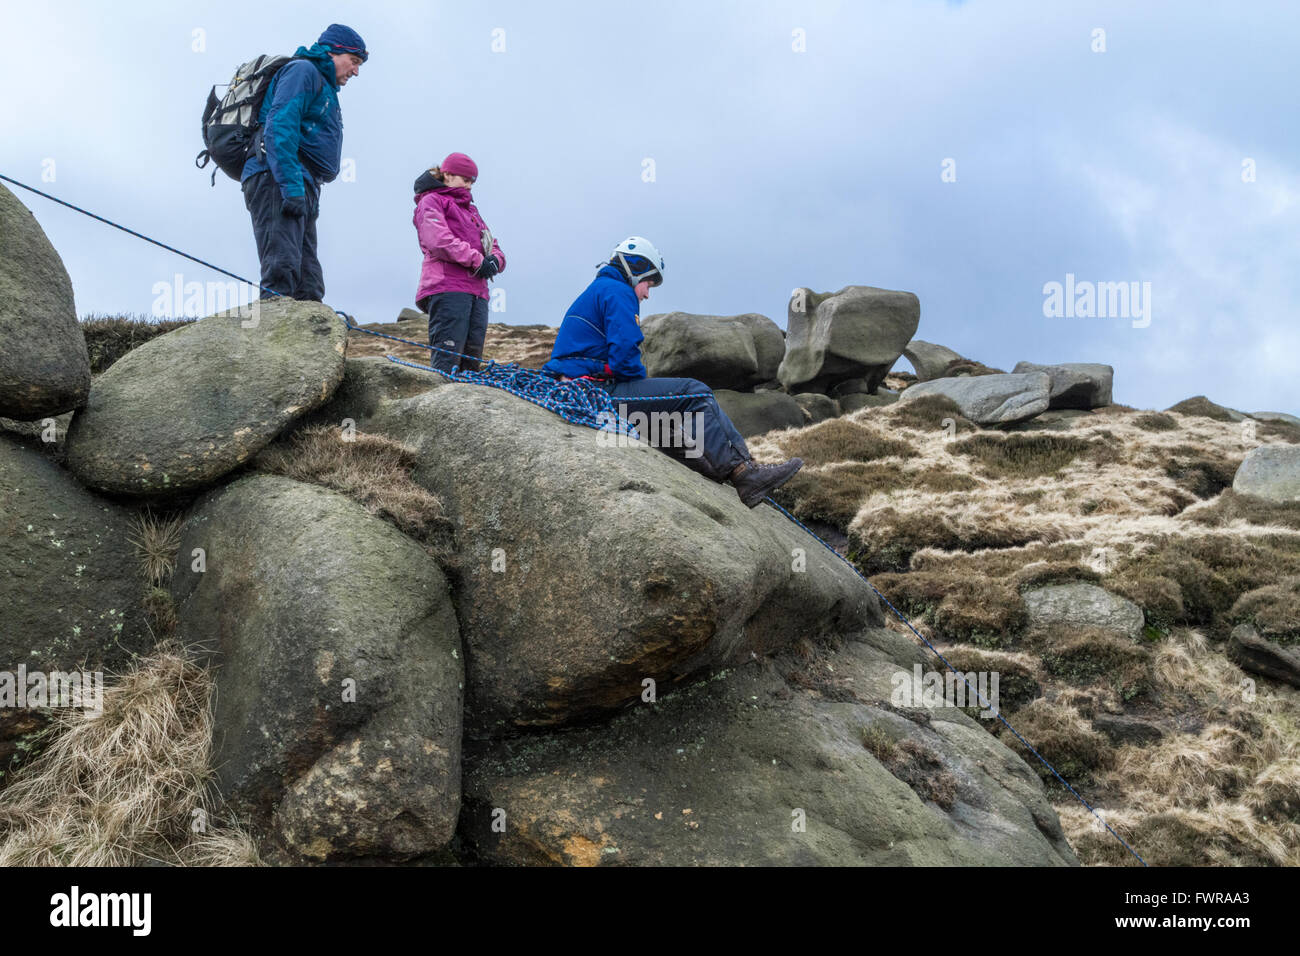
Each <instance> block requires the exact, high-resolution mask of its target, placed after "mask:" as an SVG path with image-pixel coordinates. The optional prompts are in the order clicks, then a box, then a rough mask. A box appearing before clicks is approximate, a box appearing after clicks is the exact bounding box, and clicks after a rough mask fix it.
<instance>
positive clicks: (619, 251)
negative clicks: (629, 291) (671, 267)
mask: <svg viewBox="0 0 1300 956" xmlns="http://www.w3.org/2000/svg"><path fill="white" fill-rule="evenodd" d="M638 257H639V258H641V259H645V260H646V261H647V262H648V263H649V265H642V264H640V263H638V265H639V266H640V268H639V269H635V268H633V267H632V265H631V264H630V263H629V262H628V259H629V258H631V259H633V260H635V259H637V258H638ZM610 261H611V262H617V263H618V264H619V266H620V267H622V269H623V274H624V275H625V276H627V278H628V281H629V282H631V283H632V284H633V285H636V284H637V283H638V282H646V281H648V282H649V283H650V284H651V285H654V286H657V285H663V281H664V257H663V256H661V255H659V250H658V249H656V248H655V247H654V243H652V242H651V241H650V240H649V239H646V238H645V237H644V236H628V237H627V238H626V239H624V240H623V241H622V242H620V243H619V244H618V245H616V246H615V247H614V255H613V257H612V258H611V259H610Z"/></svg>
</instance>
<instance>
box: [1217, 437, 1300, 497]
mask: <svg viewBox="0 0 1300 956" xmlns="http://www.w3.org/2000/svg"><path fill="white" fill-rule="evenodd" d="M1232 490H1233V491H1235V492H1236V493H1237V494H1239V495H1254V496H1255V497H1256V498H1263V499H1264V500H1265V501H1272V502H1274V503H1277V504H1282V503H1286V502H1293V501H1300V445H1259V446H1258V447H1256V448H1252V449H1251V450H1250V451H1249V452H1248V453H1247V454H1246V457H1245V458H1244V459H1242V462H1241V465H1240V466H1239V467H1238V468H1237V474H1236V476H1235V477H1234V478H1233V479H1232Z"/></svg>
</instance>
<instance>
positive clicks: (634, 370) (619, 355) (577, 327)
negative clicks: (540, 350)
mask: <svg viewBox="0 0 1300 956" xmlns="http://www.w3.org/2000/svg"><path fill="white" fill-rule="evenodd" d="M640 305H641V303H640V302H638V301H637V297H636V292H635V290H633V288H632V286H630V285H628V282H627V279H625V278H624V277H623V273H622V272H620V271H619V270H618V268H617V267H615V266H611V265H606V266H603V267H602V268H601V270H600V271H599V272H597V273H596V278H595V279H593V280H592V283H591V285H589V286H587V288H586V289H584V290H583V293H582V295H580V296H578V298H577V299H575V300H574V303H573V305H571V306H569V311H568V313H567V314H566V315H565V316H564V320H563V321H562V322H560V331H559V334H557V335H556V336H555V348H553V349H552V350H551V360H550V361H549V362H547V363H546V364H545V365H543V366H542V368H544V369H546V370H547V371H550V372H558V373H559V374H561V375H569V376H571V377H573V378H578V377H579V376H582V375H594V376H596V377H602V376H612V377H613V378H614V380H615V381H618V382H628V381H634V380H636V379H640V378H645V377H646V370H645V366H644V365H642V364H641V343H642V341H644V339H645V336H644V335H642V334H641V324H640V322H638V320H637V312H638V311H639V309H640Z"/></svg>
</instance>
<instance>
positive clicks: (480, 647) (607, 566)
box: [367, 384, 883, 730]
mask: <svg viewBox="0 0 1300 956" xmlns="http://www.w3.org/2000/svg"><path fill="white" fill-rule="evenodd" d="M796 408H797V406H796ZM367 427H368V428H369V429H370V430H371V431H374V432H377V433H379V434H385V435H388V436H389V437H392V438H395V439H397V440H399V441H403V442H406V443H407V444H409V445H412V446H414V447H416V448H417V449H418V450H419V454H420V464H419V466H418V467H417V468H416V470H415V472H414V475H413V477H414V478H415V480H416V481H417V482H418V483H420V484H422V485H423V486H424V487H426V488H428V489H429V490H430V491H432V492H434V493H435V494H437V495H438V496H439V498H440V499H441V500H442V502H443V504H444V507H445V508H446V513H447V515H448V517H449V518H450V519H451V520H452V521H453V523H455V525H456V526H457V539H458V545H459V555H460V562H461V563H460V566H459V567H457V568H453V569H452V579H453V588H454V589H455V593H456V605H457V611H458V614H459V617H460V624H461V636H462V639H463V640H464V641H465V645H466V650H467V655H468V660H467V673H468V681H467V693H468V698H467V699H468V703H467V707H468V710H467V721H473V722H475V723H476V724H480V725H482V726H485V727H487V728H488V729H489V730H490V729H492V728H493V727H497V726H500V725H502V724H504V725H506V728H507V729H509V727H510V726H513V725H557V724H562V723H565V722H568V721H572V720H574V719H577V718H580V717H585V716H592V715H597V714H601V713H605V712H608V711H611V710H616V709H618V708H620V707H622V706H624V705H626V704H628V703H630V702H633V701H636V700H639V699H640V697H641V695H642V693H643V691H644V689H645V685H644V684H643V681H645V680H646V679H651V680H653V681H655V682H656V684H657V685H658V686H659V687H661V688H662V687H668V686H671V685H672V684H674V683H677V682H679V681H683V680H685V679H687V678H689V677H691V676H693V675H697V674H702V673H704V672H706V671H708V670H710V669H712V668H714V667H716V666H724V665H727V664H729V663H734V662H736V661H745V660H749V659H750V655H751V653H753V654H759V655H762V654H765V653H768V652H769V651H772V650H775V649H777V648H779V647H783V646H785V645H787V644H789V643H791V642H793V641H797V640H799V639H800V638H801V637H803V638H808V639H810V640H815V639H818V638H820V637H822V636H824V635H828V634H838V633H844V632H846V631H849V630H856V629H858V628H860V627H864V626H868V625H870V624H873V623H875V624H880V623H883V619H882V618H881V616H880V608H879V603H878V600H877V598H876V596H875V594H874V593H873V592H872V591H871V589H870V588H869V587H868V586H867V585H866V584H865V583H864V582H863V581H862V580H861V578H859V577H858V576H857V575H856V574H855V573H854V571H853V570H852V569H851V568H849V567H848V566H846V565H845V564H844V563H843V562H841V561H840V560H839V559H838V558H836V557H835V556H834V555H833V554H830V553H829V552H828V551H827V550H826V549H825V548H823V547H822V546H821V545H820V544H819V543H818V542H817V541H815V540H814V539H812V538H810V537H808V536H807V535H806V534H805V533H804V532H803V531H802V530H800V529H799V528H798V527H796V526H795V525H794V524H793V523H791V522H790V521H789V520H788V519H786V518H785V517H784V516H783V515H781V514H780V513H778V512H777V511H775V510H774V509H772V508H770V507H768V506H765V505H764V506H760V507H759V508H757V509H755V510H753V511H750V510H749V509H748V508H746V507H745V506H744V505H742V504H741V503H740V500H739V498H738V496H737V495H736V491H735V489H734V488H732V487H731V486H729V485H721V484H717V483H715V482H713V481H710V480H709V479H707V478H704V477H703V476H701V475H699V474H697V473H696V472H694V471H692V470H690V469H689V468H687V467H686V466H684V465H683V464H682V463H680V462H678V461H675V460H673V459H672V458H670V457H669V456H668V454H667V453H666V452H664V451H661V450H659V449H656V448H653V447H651V446H650V445H648V444H645V443H642V442H629V441H624V442H622V443H616V442H615V438H616V436H613V435H612V434H611V433H608V432H597V431H595V430H593V429H590V428H586V427H583V426H579V425H569V424H568V423H566V422H564V421H563V420H562V419H560V418H559V417H558V416H555V415H553V414H552V413H550V412H548V411H546V410H545V409H542V408H540V407H538V406H536V405H532V404H530V403H528V402H525V401H523V400H521V399H518V398H515V397H514V396H512V395H509V394H508V393H505V392H502V391H500V390H497V389H490V388H485V387H482V386H475V385H461V384H453V385H446V386H442V387H440V388H436V389H434V390H433V391H430V392H426V393H424V394H422V395H417V396H415V397H414V398H409V399H405V400H403V401H397V402H387V403H384V404H383V405H382V406H381V408H380V410H379V413H378V414H377V415H376V416H375V417H374V418H373V419H372V420H371V421H370V422H369V424H368V426H367Z"/></svg>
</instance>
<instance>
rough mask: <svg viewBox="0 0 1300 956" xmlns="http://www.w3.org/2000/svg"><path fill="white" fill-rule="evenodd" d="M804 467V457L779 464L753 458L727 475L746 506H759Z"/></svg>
mask: <svg viewBox="0 0 1300 956" xmlns="http://www.w3.org/2000/svg"><path fill="white" fill-rule="evenodd" d="M802 467H803V459H802V458H791V459H790V460H789V461H786V462H782V463H781V464H779V465H760V464H759V463H758V462H756V461H754V460H753V459H752V458H751V459H750V460H749V461H745V462H741V463H740V464H739V465H737V466H736V467H735V468H734V469H733V470H732V472H731V474H730V475H728V476H727V480H728V481H730V482H731V483H732V485H734V486H735V488H736V493H737V494H738V495H740V500H741V501H742V502H743V503H744V505H745V507H746V508H754V507H757V505H758V503H759V502H761V501H762V500H763V499H764V498H765V497H767V495H768V493H769V492H772V491H776V489H778V488H780V487H781V486H782V485H784V484H785V483H786V482H787V481H789V480H790V479H791V478H793V477H794V473H795V472H796V471H798V470H799V469H800V468H802Z"/></svg>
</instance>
